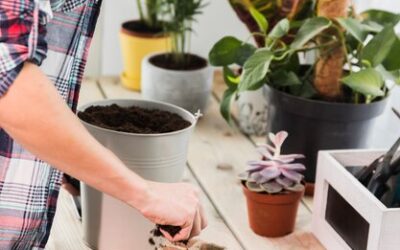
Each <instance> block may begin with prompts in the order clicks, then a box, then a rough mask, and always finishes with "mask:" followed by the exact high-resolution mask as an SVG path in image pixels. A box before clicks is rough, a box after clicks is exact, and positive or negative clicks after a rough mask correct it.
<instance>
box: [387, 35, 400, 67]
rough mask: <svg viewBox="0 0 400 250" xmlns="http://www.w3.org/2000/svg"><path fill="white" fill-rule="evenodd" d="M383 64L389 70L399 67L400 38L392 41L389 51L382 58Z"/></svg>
mask: <svg viewBox="0 0 400 250" xmlns="http://www.w3.org/2000/svg"><path fill="white" fill-rule="evenodd" d="M383 66H385V68H386V69H387V70H389V71H392V70H398V69H400V39H399V38H398V37H397V38H396V40H395V41H394V43H393V45H392V48H391V49H390V53H389V54H388V55H387V57H386V58H385V60H383Z"/></svg>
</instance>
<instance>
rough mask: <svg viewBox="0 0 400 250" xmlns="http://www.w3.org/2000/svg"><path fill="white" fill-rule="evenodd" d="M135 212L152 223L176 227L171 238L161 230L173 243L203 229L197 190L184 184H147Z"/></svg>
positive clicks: (194, 234) (203, 220) (205, 222)
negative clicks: (176, 232)
mask: <svg viewBox="0 0 400 250" xmlns="http://www.w3.org/2000/svg"><path fill="white" fill-rule="evenodd" d="M138 209H139V211H140V212H141V213H142V214H143V215H144V216H145V217H146V218H147V219H149V220H150V221H152V222H154V223H155V224H160V225H172V226H180V227H181V230H180V232H179V233H178V234H176V235H175V236H174V237H172V236H171V235H169V234H168V232H165V231H163V230H161V232H162V233H163V234H164V236H165V237H166V238H167V239H168V240H169V241H173V242H175V241H181V240H187V239H189V238H192V237H194V236H197V235H199V234H200V232H201V230H203V229H204V228H205V227H206V226H207V219H206V217H205V215H204V211H203V207H202V206H201V204H200V201H199V191H198V190H197V189H196V188H195V187H193V186H192V185H190V184H186V183H174V184H167V183H158V182H148V192H147V194H146V197H145V199H144V202H143V204H142V205H141V207H139V208H138Z"/></svg>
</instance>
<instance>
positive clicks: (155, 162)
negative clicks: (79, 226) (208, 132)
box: [81, 100, 197, 250]
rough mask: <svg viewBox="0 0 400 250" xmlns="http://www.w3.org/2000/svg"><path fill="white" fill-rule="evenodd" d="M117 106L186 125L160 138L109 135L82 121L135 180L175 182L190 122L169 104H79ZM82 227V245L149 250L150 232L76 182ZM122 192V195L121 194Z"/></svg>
mask: <svg viewBox="0 0 400 250" xmlns="http://www.w3.org/2000/svg"><path fill="white" fill-rule="evenodd" d="M110 104H118V105H120V106H122V107H128V106H138V107H142V108H148V109H159V110H165V111H169V112H172V113H176V114H178V115H180V116H181V117H182V118H183V119H185V120H187V121H189V122H191V123H192V125H191V126H190V127H188V128H185V129H183V130H179V131H175V132H170V133H163V134H133V133H125V132H118V131H114V130H109V129H105V128H101V127H97V126H95V125H92V124H89V123H86V122H84V121H82V123H83V124H84V126H85V127H86V129H88V131H89V132H90V133H91V134H92V135H93V136H94V137H95V138H96V139H97V140H98V141H99V142H100V143H101V144H103V145H104V146H105V147H107V148H108V149H110V150H111V151H112V152H113V153H115V154H116V155H117V156H118V157H119V158H120V159H121V160H122V161H123V162H124V163H125V164H126V166H127V167H129V168H130V169H131V170H133V171H134V172H135V173H137V174H138V175H140V176H141V177H143V178H145V179H147V180H151V181H158V182H178V181H180V179H181V177H182V175H183V172H184V168H185V166H186V160H187V150H188V144H189V137H190V135H191V134H192V131H193V128H194V126H195V124H196V120H197V119H196V117H195V116H193V115H192V114H191V113H189V112H188V111H186V110H184V109H182V108H179V107H177V106H174V105H171V104H165V103H160V102H152V101H143V100H104V101H98V102H92V103H90V104H88V105H85V106H83V107H82V108H81V110H82V111H83V110H85V109H86V108H87V107H89V106H93V105H99V106H104V105H110ZM81 188H82V222H83V232H84V238H85V240H86V242H87V243H88V245H90V246H91V247H94V248H95V249H99V250H110V249H118V250H130V249H132V247H133V246H134V248H135V249H144V250H147V249H154V247H152V246H150V245H149V243H148V237H149V232H150V230H151V229H153V228H154V224H152V223H150V222H149V221H148V220H146V219H145V218H144V217H142V215H141V214H139V213H138V212H137V211H136V210H135V209H133V208H131V207H129V206H127V205H125V204H123V203H122V202H120V201H118V200H116V199H114V198H112V197H110V196H108V195H105V194H102V193H100V192H99V191H97V190H94V189H93V188H91V187H89V186H87V185H86V184H84V183H81ZM121 192H123V190H121Z"/></svg>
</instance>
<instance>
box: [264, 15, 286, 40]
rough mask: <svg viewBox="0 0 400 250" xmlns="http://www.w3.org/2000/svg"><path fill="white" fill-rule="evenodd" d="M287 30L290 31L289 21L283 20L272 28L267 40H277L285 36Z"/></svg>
mask: <svg viewBox="0 0 400 250" xmlns="http://www.w3.org/2000/svg"><path fill="white" fill-rule="evenodd" d="M289 29H290V23H289V20H288V19H287V18H284V19H282V20H280V21H279V22H278V23H277V24H276V25H275V26H274V28H273V29H272V30H271V32H269V34H268V38H271V39H279V38H281V37H283V36H285V35H286V34H287V33H288V32H289Z"/></svg>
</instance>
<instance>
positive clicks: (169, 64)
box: [150, 54, 207, 70]
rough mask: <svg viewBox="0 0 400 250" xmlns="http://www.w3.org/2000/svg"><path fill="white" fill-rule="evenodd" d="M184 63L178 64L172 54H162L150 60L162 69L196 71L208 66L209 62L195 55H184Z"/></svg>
mask: <svg viewBox="0 0 400 250" xmlns="http://www.w3.org/2000/svg"><path fill="white" fill-rule="evenodd" d="M184 57H185V58H184V63H176V62H175V61H174V60H173V57H172V55H171V54H161V55H156V56H153V57H151V58H150V62H151V63H152V64H153V65H155V66H157V67H160V68H163V69H170V70H196V69H202V68H204V67H206V66H207V61H206V60H205V59H204V58H202V57H200V56H196V55H193V54H185V55H184Z"/></svg>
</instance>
